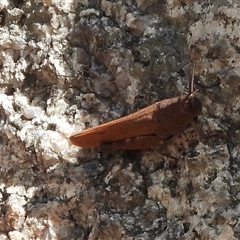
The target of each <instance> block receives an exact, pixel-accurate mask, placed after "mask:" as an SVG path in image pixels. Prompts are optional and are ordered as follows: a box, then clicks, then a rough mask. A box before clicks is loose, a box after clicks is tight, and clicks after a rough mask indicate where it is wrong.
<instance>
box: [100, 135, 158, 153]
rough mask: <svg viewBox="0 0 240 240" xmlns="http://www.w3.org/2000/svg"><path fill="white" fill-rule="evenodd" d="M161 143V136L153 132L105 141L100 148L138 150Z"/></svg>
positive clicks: (104, 149)
mask: <svg viewBox="0 0 240 240" xmlns="http://www.w3.org/2000/svg"><path fill="white" fill-rule="evenodd" d="M161 144H162V140H161V138H159V137H158V136H156V135H154V134H152V135H147V136H139V137H135V138H130V139H126V140H123V141H116V142H105V143H102V144H101V145H100V150H101V151H114V150H120V149H121V150H123V149H128V150H137V149H145V148H150V147H154V146H157V145H161Z"/></svg>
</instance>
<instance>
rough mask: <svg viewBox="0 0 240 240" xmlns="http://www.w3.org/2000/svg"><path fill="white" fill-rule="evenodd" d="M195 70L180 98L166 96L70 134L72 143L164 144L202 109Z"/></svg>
mask: <svg viewBox="0 0 240 240" xmlns="http://www.w3.org/2000/svg"><path fill="white" fill-rule="evenodd" d="M193 84H194V71H193V74H192V79H191V81H190V83H189V91H188V92H186V93H183V94H182V95H181V96H179V97H174V98H170V99H164V100H162V101H159V102H156V103H154V104H152V105H150V106H148V107H146V108H143V109H141V110H139V111H137V112H135V113H132V114H129V115H128V116H126V117H122V118H119V119H116V120H113V121H110V122H108V123H104V124H102V125H99V126H96V127H92V128H89V129H86V130H83V131H81V132H77V133H74V134H73V135H71V136H70V141H71V143H72V144H74V145H76V146H79V147H83V148H92V147H100V150H118V149H132V150H137V149H144V148H149V147H154V146H157V145H159V144H163V143H164V142H166V141H167V140H168V139H170V138H171V137H172V136H174V135H176V134H179V133H181V132H182V131H183V130H184V129H185V128H186V127H187V125H188V124H189V123H190V122H192V121H193V119H194V118H195V117H197V116H198V115H200V114H201V112H202V103H201V101H200V100H199V98H197V97H196V96H195V93H196V92H197V91H196V90H194V86H193Z"/></svg>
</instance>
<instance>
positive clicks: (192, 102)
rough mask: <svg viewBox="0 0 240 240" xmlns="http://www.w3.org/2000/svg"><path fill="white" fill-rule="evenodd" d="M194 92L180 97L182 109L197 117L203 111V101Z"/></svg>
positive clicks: (187, 113)
mask: <svg viewBox="0 0 240 240" xmlns="http://www.w3.org/2000/svg"><path fill="white" fill-rule="evenodd" d="M195 93H196V91H194V92H193V93H191V94H189V93H185V94H183V95H182V96H181V97H180V102H181V103H180V104H181V110H182V111H183V112H184V113H185V114H186V115H188V116H192V117H196V116H198V115H200V114H201V112H202V103H201V101H200V99H199V98H197V97H196V96H195Z"/></svg>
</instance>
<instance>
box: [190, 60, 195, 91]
mask: <svg viewBox="0 0 240 240" xmlns="http://www.w3.org/2000/svg"><path fill="white" fill-rule="evenodd" d="M195 66H196V64H195V63H193V68H192V78H191V81H190V82H189V94H190V95H191V94H193V93H194V75H195Z"/></svg>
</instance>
